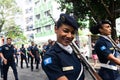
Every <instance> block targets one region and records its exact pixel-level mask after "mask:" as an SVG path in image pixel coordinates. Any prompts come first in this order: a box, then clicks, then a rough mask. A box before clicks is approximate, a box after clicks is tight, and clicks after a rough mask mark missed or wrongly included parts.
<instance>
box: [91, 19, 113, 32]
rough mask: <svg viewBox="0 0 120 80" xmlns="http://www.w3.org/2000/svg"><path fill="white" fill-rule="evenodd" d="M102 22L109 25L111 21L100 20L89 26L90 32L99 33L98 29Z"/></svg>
mask: <svg viewBox="0 0 120 80" xmlns="http://www.w3.org/2000/svg"><path fill="white" fill-rule="evenodd" d="M103 24H109V25H111V22H110V21H109V20H102V21H100V22H98V23H97V24H96V25H95V26H90V28H89V30H90V32H91V33H92V34H99V33H100V31H99V29H100V28H102V25H103Z"/></svg>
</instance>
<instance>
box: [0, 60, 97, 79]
mask: <svg viewBox="0 0 120 80" xmlns="http://www.w3.org/2000/svg"><path fill="white" fill-rule="evenodd" d="M89 61H90V64H91V65H93V62H92V60H89ZM19 64H20V62H19ZM29 65H30V64H29ZM34 68H35V64H34ZM95 69H99V63H98V64H97V66H96V67H95ZM17 70H18V76H19V80H48V78H47V76H46V75H45V73H44V71H43V70H42V67H41V66H40V68H39V70H36V69H34V70H33V71H32V72H31V70H30V68H26V65H25V62H24V68H23V69H21V68H20V65H18V67H17ZM85 76H86V80H93V79H92V77H91V76H90V74H89V72H87V71H86V70H85ZM0 80H2V78H0ZM8 80H14V75H13V72H12V69H11V67H10V68H9V71H8Z"/></svg>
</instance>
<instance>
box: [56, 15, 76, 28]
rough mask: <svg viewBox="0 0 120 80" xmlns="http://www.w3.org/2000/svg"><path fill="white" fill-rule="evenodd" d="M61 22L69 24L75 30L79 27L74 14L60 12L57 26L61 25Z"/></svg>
mask: <svg viewBox="0 0 120 80" xmlns="http://www.w3.org/2000/svg"><path fill="white" fill-rule="evenodd" d="M61 24H67V25H69V26H71V27H73V28H74V29H75V30H77V29H78V24H77V21H76V20H75V19H74V18H73V17H72V16H69V15H67V14H60V18H59V19H58V21H57V24H56V26H57V27H60V26H61Z"/></svg>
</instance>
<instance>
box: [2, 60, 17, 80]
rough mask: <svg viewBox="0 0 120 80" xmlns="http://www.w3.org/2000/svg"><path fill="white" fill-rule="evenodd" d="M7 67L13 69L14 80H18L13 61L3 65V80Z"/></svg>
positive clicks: (5, 79) (5, 78) (4, 79)
mask: <svg viewBox="0 0 120 80" xmlns="http://www.w3.org/2000/svg"><path fill="white" fill-rule="evenodd" d="M9 66H11V68H12V69H13V73H14V77H15V80H18V73H17V68H16V65H15V62H14V61H8V62H7V64H6V65H5V64H3V80H7V74H8V69H9Z"/></svg>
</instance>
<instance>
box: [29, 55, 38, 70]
mask: <svg viewBox="0 0 120 80" xmlns="http://www.w3.org/2000/svg"><path fill="white" fill-rule="evenodd" d="M34 59H35V60H36V69H38V67H39V60H38V59H37V58H36V57H34V58H33V57H31V71H33V68H34V67H33V62H34Z"/></svg>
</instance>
